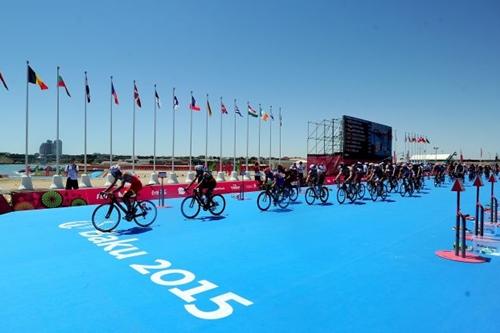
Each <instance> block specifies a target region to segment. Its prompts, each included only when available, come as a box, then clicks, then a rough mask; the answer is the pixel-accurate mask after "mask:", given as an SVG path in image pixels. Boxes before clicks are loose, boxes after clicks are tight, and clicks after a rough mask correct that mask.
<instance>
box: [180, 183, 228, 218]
mask: <svg viewBox="0 0 500 333" xmlns="http://www.w3.org/2000/svg"><path fill="white" fill-rule="evenodd" d="M202 208H203V210H208V211H209V212H210V213H211V214H212V215H214V216H219V215H221V214H222V213H223V212H224V209H226V199H224V197H223V196H222V195H220V194H215V195H212V199H211V200H210V201H207V200H206V197H205V198H204V196H203V195H202V193H201V191H200V190H199V189H194V190H193V192H192V194H191V195H189V196H187V197H186V198H184V200H182V203H181V213H182V215H184V217H185V218H187V219H193V218H195V217H196V216H198V214H199V213H200V210H201V209H202Z"/></svg>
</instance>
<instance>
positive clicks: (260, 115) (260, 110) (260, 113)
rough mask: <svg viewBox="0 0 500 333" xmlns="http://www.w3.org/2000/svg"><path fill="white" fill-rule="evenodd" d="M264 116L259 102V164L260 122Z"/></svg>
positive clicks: (258, 160) (258, 159)
mask: <svg viewBox="0 0 500 333" xmlns="http://www.w3.org/2000/svg"><path fill="white" fill-rule="evenodd" d="M261 117H262V108H261V106H260V104H259V140H258V141H259V149H258V155H257V162H259V165H260V126H261V125H260V123H261V119H260V118H261Z"/></svg>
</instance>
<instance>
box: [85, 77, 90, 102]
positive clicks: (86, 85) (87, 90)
mask: <svg viewBox="0 0 500 333" xmlns="http://www.w3.org/2000/svg"><path fill="white" fill-rule="evenodd" d="M85 97H86V98H87V103H90V88H89V83H88V82H87V75H85Z"/></svg>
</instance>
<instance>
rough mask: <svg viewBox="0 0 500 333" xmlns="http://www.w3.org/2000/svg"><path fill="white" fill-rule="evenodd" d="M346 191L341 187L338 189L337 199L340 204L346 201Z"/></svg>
mask: <svg viewBox="0 0 500 333" xmlns="http://www.w3.org/2000/svg"><path fill="white" fill-rule="evenodd" d="M345 197H346V195H345V191H344V189H343V188H339V189H338V190H337V201H338V202H339V204H343V203H344V202H345Z"/></svg>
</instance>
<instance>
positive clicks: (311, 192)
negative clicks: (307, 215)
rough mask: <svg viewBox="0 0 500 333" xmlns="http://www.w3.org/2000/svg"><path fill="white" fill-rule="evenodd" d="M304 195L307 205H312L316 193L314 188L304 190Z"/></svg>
mask: <svg viewBox="0 0 500 333" xmlns="http://www.w3.org/2000/svg"><path fill="white" fill-rule="evenodd" d="M305 197H306V202H307V204H308V205H312V204H313V203H314V201H315V200H316V195H315V194H314V190H313V189H312V188H308V189H307V190H306V194H305Z"/></svg>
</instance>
